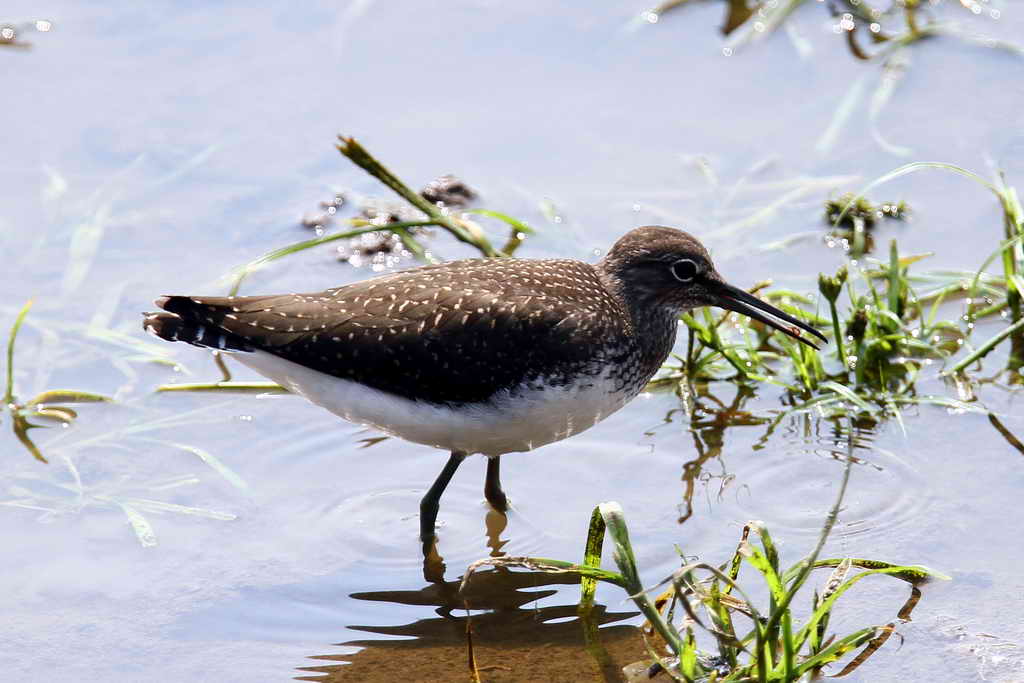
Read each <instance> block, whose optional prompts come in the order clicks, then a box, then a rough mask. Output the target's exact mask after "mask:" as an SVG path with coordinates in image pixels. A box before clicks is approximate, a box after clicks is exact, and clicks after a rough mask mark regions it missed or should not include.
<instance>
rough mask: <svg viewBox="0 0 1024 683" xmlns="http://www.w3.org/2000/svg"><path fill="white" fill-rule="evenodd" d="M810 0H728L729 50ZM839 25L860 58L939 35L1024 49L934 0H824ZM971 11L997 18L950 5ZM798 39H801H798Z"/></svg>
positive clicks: (973, 5) (661, 10) (686, 0)
mask: <svg viewBox="0 0 1024 683" xmlns="http://www.w3.org/2000/svg"><path fill="white" fill-rule="evenodd" d="M695 2H696V0H666V2H663V3H661V4H660V5H657V6H656V7H653V8H652V9H649V10H647V11H646V12H644V13H643V14H642V15H641V16H640V18H639V21H640V23H649V24H656V23H658V22H659V20H660V19H661V17H662V16H663V15H664V14H666V13H667V12H670V11H672V10H679V9H681V8H682V7H685V6H687V5H692V4H695ZM804 4H809V2H808V0H767V1H762V0H725V5H726V16H725V20H724V21H723V23H722V33H723V34H724V35H725V36H726V43H725V47H724V48H723V49H724V51H725V53H726V54H727V55H728V54H732V53H733V51H734V50H735V49H737V48H739V47H742V46H743V45H746V44H749V43H751V42H753V41H755V40H757V39H758V38H761V37H763V36H766V35H769V34H771V33H772V32H773V31H776V30H777V29H779V28H781V27H782V26H783V25H784V24H785V22H786V20H787V19H788V18H789V17H790V16H791V15H792V14H793V12H795V11H796V10H797V9H798V8H799V7H800V6H801V5H804ZM821 4H822V6H823V7H824V8H825V9H826V11H828V12H829V14H830V15H831V16H832V18H833V19H835V22H836V23H835V24H833V26H832V30H833V32H834V33H836V34H837V35H840V36H842V37H843V38H844V39H845V41H846V45H847V47H848V48H849V50H850V53H851V54H852V55H853V56H854V57H856V58H857V59H863V60H872V59H879V58H885V57H889V56H891V55H892V54H893V53H894V52H895V51H897V50H899V49H900V48H904V47H907V46H908V45H911V44H913V43H916V42H919V41H921V40H924V39H926V38H931V37H935V36H954V37H958V38H960V39H962V40H967V41H970V42H973V43H978V44H980V45H984V46H985V47H998V48H1002V49H1006V50H1010V51H1012V52H1016V53H1022V52H1024V51H1022V50H1021V48H1020V47H1018V46H1016V45H1014V44H1010V43H1004V42H1000V41H997V40H994V39H991V38H988V37H986V36H983V35H976V34H973V33H969V32H967V31H965V30H964V29H962V28H961V27H960V26H959V25H958V24H957V23H956V22H955V21H953V20H948V19H940V18H937V17H936V14H935V9H936V8H935V7H934V4H935V3H934V2H928V1H927V0H889V1H888V2H885V1H884V0H883V1H882V2H879V3H875V2H863V1H862V0H833V1H832V2H828V3H821ZM950 4H953V5H956V6H957V7H958V8H959V9H960V10H961V11H966V12H969V13H970V14H973V15H980V14H983V13H985V14H987V15H988V16H990V17H991V18H993V19H997V18H998V17H999V10H997V9H990V8H988V7H986V6H985V5H983V4H982V3H980V2H975V1H974V0H962V1H961V2H954V3H950ZM793 39H794V40H798V39H797V38H796V37H794V38H793Z"/></svg>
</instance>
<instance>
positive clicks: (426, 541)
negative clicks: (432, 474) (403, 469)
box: [420, 451, 466, 555]
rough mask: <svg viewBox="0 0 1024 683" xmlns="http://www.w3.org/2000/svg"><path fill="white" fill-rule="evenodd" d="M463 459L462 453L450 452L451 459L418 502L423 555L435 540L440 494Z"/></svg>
mask: <svg viewBox="0 0 1024 683" xmlns="http://www.w3.org/2000/svg"><path fill="white" fill-rule="evenodd" d="M465 459H466V454H465V453H463V452H462V451H452V454H451V457H449V458H448V462H447V463H446V464H445V466H444V469H443V470H441V474H439V475H437V479H435V480H434V483H433V485H432V486H431V487H430V490H429V491H427V494H426V495H425V496H423V499H422V500H421V501H420V540H421V541H422V542H423V554H424V555H428V554H429V553H430V550H431V549H432V548H433V546H434V541H436V540H437V534H436V533H435V532H434V524H435V523H436V522H437V511H438V510H439V509H440V508H441V494H442V493H444V490H445V488H446V487H447V486H448V484H449V482H451V480H452V477H453V476H454V475H455V470H457V469H459V465H461V464H462V461H463V460H465Z"/></svg>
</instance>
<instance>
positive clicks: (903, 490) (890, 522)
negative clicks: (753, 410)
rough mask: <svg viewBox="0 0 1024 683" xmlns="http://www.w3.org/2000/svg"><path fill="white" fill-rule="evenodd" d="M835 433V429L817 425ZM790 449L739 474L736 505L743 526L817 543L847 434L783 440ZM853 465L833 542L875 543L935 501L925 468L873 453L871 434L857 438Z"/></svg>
mask: <svg viewBox="0 0 1024 683" xmlns="http://www.w3.org/2000/svg"><path fill="white" fill-rule="evenodd" d="M826 426H827V427H828V428H830V429H831V428H832V425H825V424H823V423H822V424H821V427H822V429H823V428H824V427H826ZM785 438H786V441H787V443H789V444H790V446H789V447H788V448H781V447H778V448H772V447H771V446H770V445H769V446H768V447H766V448H764V450H761V451H760V452H759V455H758V457H756V458H752V459H750V460H748V461H746V462H745V463H744V465H743V467H744V469H745V470H746V471H737V472H736V475H737V478H738V480H739V481H738V483H739V484H741V485H742V488H741V489H740V492H739V493H738V494H737V504H738V506H739V508H740V510H742V512H743V514H744V515H746V516H747V518H748V519H760V520H763V521H764V522H765V523H766V524H767V525H768V529H769V530H770V531H771V532H772V535H773V536H776V537H777V538H785V536H786V535H789V536H805V537H807V536H817V535H818V534H819V533H820V532H821V528H822V525H823V524H824V522H825V518H826V516H827V515H828V511H829V509H831V507H832V505H833V504H834V503H835V498H836V494H837V492H838V488H839V484H840V481H841V478H842V468H843V466H844V463H845V459H846V454H847V450H848V446H847V443H846V435H845V434H835V433H830V434H821V433H818V434H814V433H811V434H806V433H801V434H796V433H791V434H788V435H785ZM853 457H854V465H853V468H852V470H851V472H850V483H849V485H848V486H847V489H846V496H845V498H844V500H843V504H842V508H841V510H840V512H839V517H838V520H837V522H836V526H835V528H834V529H833V532H832V535H833V538H850V537H854V536H857V537H861V536H873V535H878V534H882V533H887V532H889V531H891V530H893V529H896V528H899V527H903V526H906V525H908V524H912V523H914V522H915V521H916V520H921V519H923V518H924V515H925V513H926V511H927V509H928V507H929V506H930V505H931V502H932V496H931V493H930V491H929V490H928V488H927V485H926V482H925V479H924V477H923V476H922V475H921V474H920V472H921V468H922V466H923V465H922V463H920V462H918V461H917V459H916V458H915V457H914V454H913V452H912V451H910V450H909V449H908V450H907V451H906V452H904V453H900V454H896V453H894V452H892V451H888V450H885V449H882V448H879V447H877V446H876V445H875V444H874V440H873V435H872V434H871V433H869V432H864V431H858V432H857V433H856V434H855V436H854V449H853Z"/></svg>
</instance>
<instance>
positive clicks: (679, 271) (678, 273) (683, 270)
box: [670, 258, 700, 282]
mask: <svg viewBox="0 0 1024 683" xmlns="http://www.w3.org/2000/svg"><path fill="white" fill-rule="evenodd" d="M670 269H671V270H672V276H673V277H674V278H675V279H677V280H679V281H680V282H690V281H691V280H693V278H695V277H697V273H698V271H699V270H700V268H698V267H697V263H696V262H695V261H691V260H690V259H688V258H684V259H679V260H678V261H676V262H675V263H673V264H672V265H671V267H670Z"/></svg>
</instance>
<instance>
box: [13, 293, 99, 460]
mask: <svg viewBox="0 0 1024 683" xmlns="http://www.w3.org/2000/svg"><path fill="white" fill-rule="evenodd" d="M30 308H32V302H31V301H30V302H28V303H27V304H25V305H24V306H23V307H22V308H21V311H19V312H18V316H17V317H16V318H15V319H14V325H13V326H12V327H11V331H10V334H9V335H8V337H7V378H6V383H5V385H4V395H3V399H2V403H0V407H2V409H3V411H6V412H7V413H8V414H9V415H10V419H11V425H12V428H13V430H14V435H15V436H16V437H18V441H20V442H21V444H22V445H23V446H24V447H25V448H26V449H28V452H29V453H31V454H32V455H33V457H35V459H36V460H38V461H40V462H44V463H45V462H49V461H48V460H47V459H46V457H45V456H43V454H42V452H41V451H40V450H39V448H38V447H37V446H36V444H35V442H33V441H32V439H31V437H29V431H30V430H32V429H38V428H40V427H44V426H52V425H58V424H59V425H68V424H71V423H72V422H73V421H74V420H75V419H76V418H77V417H78V413H77V412H76V411H75V410H74V409H73V408H70V407H68V405H67V404H69V403H101V402H105V401H110V400H111V399H110V398H108V397H107V396H101V395H100V394H94V393H91V392H88V391H77V390H71V389H49V390H47V391H42V392H40V393H38V394H36V395H35V396H33V397H32V398H30V399H28V400H27V401H24V402H21V401H19V400H18V398H17V397H16V396H15V394H14V345H15V342H16V341H17V339H18V332H19V331H20V330H21V326H22V323H24V322H25V316H27V315H28V312H29V309H30ZM0 414H2V412H0ZM36 418H38V419H41V420H46V421H47V422H48V423H49V424H48V425H43V424H35V423H33V422H29V420H30V419H36Z"/></svg>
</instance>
